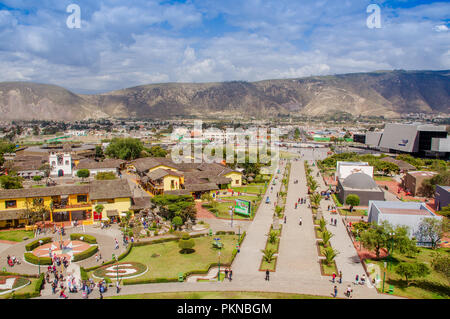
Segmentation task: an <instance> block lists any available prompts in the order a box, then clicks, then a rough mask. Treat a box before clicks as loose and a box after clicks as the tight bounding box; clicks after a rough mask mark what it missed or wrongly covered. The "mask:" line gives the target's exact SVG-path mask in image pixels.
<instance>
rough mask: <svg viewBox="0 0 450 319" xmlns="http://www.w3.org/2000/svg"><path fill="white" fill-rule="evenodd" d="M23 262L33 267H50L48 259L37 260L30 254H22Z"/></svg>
mask: <svg viewBox="0 0 450 319" xmlns="http://www.w3.org/2000/svg"><path fill="white" fill-rule="evenodd" d="M23 256H24V258H25V260H26V261H27V262H29V263H31V264H34V265H39V264H41V265H51V264H52V259H51V258H50V257H41V258H38V257H37V256H35V255H33V254H32V253H25V254H23Z"/></svg>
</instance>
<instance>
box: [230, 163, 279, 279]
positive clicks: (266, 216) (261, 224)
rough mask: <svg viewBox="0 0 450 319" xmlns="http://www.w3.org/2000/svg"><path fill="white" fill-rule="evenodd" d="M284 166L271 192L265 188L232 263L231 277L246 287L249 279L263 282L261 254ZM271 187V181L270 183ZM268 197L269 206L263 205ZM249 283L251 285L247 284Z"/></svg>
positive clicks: (270, 223) (270, 222)
mask: <svg viewBox="0 0 450 319" xmlns="http://www.w3.org/2000/svg"><path fill="white" fill-rule="evenodd" d="M284 165H285V164H283V166H282V167H280V174H274V176H273V178H275V176H276V175H278V179H277V184H276V185H275V186H274V188H273V191H270V187H268V188H267V191H266V193H265V194H264V197H263V200H262V202H261V205H260V206H259V209H258V212H257V213H256V215H255V218H254V220H253V222H252V223H251V225H250V226H249V227H248V230H247V235H246V238H245V240H244V242H243V244H242V246H241V252H240V253H239V254H238V255H237V256H236V259H235V260H234V262H233V267H232V270H233V273H234V275H233V277H234V278H235V279H236V280H237V281H244V282H246V283H247V286H253V284H254V282H253V281H251V278H258V277H261V280H262V281H263V279H264V278H263V277H262V272H260V271H259V266H260V264H261V259H262V252H261V250H262V249H264V248H265V246H266V241H267V236H266V235H267V233H268V232H269V230H270V225H272V222H273V214H274V202H275V201H276V196H277V192H279V191H280V188H281V177H282V176H283V173H284ZM270 185H272V181H271V183H270ZM267 196H269V198H270V204H266V203H265V199H266V197H267ZM249 283H251V284H249Z"/></svg>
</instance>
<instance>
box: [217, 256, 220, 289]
mask: <svg viewBox="0 0 450 319" xmlns="http://www.w3.org/2000/svg"><path fill="white" fill-rule="evenodd" d="M218 255H219V271H218V272H217V281H219V282H220V251H219V253H218Z"/></svg>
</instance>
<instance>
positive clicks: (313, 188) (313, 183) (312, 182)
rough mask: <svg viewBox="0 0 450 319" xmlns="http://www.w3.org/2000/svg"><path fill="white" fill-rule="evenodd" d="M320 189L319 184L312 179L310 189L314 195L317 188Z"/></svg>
mask: <svg viewBox="0 0 450 319" xmlns="http://www.w3.org/2000/svg"><path fill="white" fill-rule="evenodd" d="M318 187H319V184H317V182H316V180H315V179H312V180H311V182H310V183H309V189H310V191H311V192H312V193H314V192H315V191H316V190H317V188H318Z"/></svg>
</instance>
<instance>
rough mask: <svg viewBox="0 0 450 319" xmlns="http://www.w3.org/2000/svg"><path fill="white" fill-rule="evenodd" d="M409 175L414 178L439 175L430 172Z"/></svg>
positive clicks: (410, 173)
mask: <svg viewBox="0 0 450 319" xmlns="http://www.w3.org/2000/svg"><path fill="white" fill-rule="evenodd" d="M408 174H409V175H412V176H414V177H433V176H434V175H437V173H436V172H430V171H413V172H408Z"/></svg>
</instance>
